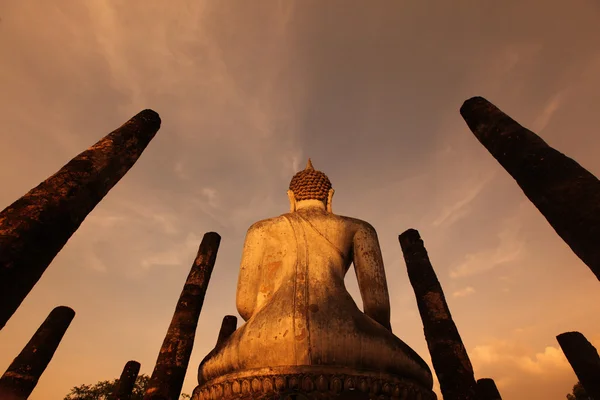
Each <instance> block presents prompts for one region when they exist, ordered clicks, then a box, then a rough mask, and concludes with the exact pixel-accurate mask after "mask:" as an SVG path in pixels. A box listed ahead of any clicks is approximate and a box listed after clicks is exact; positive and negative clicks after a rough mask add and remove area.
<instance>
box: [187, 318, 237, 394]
mask: <svg viewBox="0 0 600 400" xmlns="http://www.w3.org/2000/svg"><path fill="white" fill-rule="evenodd" d="M236 329H237V317H235V316H233V315H226V316H225V317H223V322H221V329H219V336H218V337H217V344H216V345H215V347H214V349H212V350H211V351H210V352H209V353H208V354H207V355H206V357H204V359H203V360H202V361H201V362H200V367H199V368H198V382H200V381H201V379H200V368H201V367H202V365H203V364H204V362H205V361H206V360H208V359H209V358H211V357H212V355H213V354H214V352H215V350H217V349H218V348H220V347H221V345H222V344H223V343H224V342H225V341H226V340H227V339H228V338H229V336H231V335H232V334H233V332H235V330H236ZM200 389H201V386H197V387H196V388H195V389H194V392H193V393H192V400H198V399H199V396H200Z"/></svg>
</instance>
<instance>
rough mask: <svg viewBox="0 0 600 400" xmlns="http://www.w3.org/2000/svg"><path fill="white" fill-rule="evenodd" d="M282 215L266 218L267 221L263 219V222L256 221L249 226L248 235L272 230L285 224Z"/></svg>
mask: <svg viewBox="0 0 600 400" xmlns="http://www.w3.org/2000/svg"><path fill="white" fill-rule="evenodd" d="M284 215H285V214H284ZM284 215H280V216H278V217H273V218H267V219H263V220H260V221H257V222H255V223H253V224H252V225H250V228H248V233H250V232H257V231H264V230H267V229H271V228H274V227H276V226H278V225H281V224H283V223H286V220H285V218H284Z"/></svg>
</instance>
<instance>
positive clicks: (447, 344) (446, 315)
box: [398, 229, 476, 400]
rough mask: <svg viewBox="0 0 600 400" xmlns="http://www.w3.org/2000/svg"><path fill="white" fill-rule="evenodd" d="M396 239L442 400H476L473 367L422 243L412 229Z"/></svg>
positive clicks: (416, 232) (417, 233)
mask: <svg viewBox="0 0 600 400" xmlns="http://www.w3.org/2000/svg"><path fill="white" fill-rule="evenodd" d="M398 239H399V241H400V246H401V247H402V252H403V253H404V260H405V262H406V268H407V270H408V277H409V279H410V283H411V285H412V287H413V289H414V291H415V296H416V298H417V305H418V307H419V313H420V314H421V319H422V320H423V328H424V331H425V339H426V340H427V346H428V348H429V353H430V354H431V361H432V362H433V368H434V369H435V373H436V375H437V377H438V380H439V381H440V388H441V390H442V395H443V396H444V400H475V399H476V394H475V388H476V383H475V377H474V374H473V367H472V366H471V361H469V356H468V355H467V351H466V349H465V346H464V345H463V343H462V340H461V338H460V334H459V333H458V329H456V325H455V324H454V321H453V320H452V316H451V315H450V310H449V309H448V304H447V303H446V299H445V297H444V292H443V291H442V286H441V285H440V282H439V281H438V278H437V276H436V274H435V271H434V270H433V267H432V266H431V262H430V261H429V256H428V255H427V250H425V246H424V245H423V240H421V237H420V235H419V232H418V231H416V230H414V229H409V230H407V231H406V232H404V233H403V234H401V235H400V236H399V238H398Z"/></svg>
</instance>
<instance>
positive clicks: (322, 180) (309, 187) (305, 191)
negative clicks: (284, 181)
mask: <svg viewBox="0 0 600 400" xmlns="http://www.w3.org/2000/svg"><path fill="white" fill-rule="evenodd" d="M329 189H331V182H330V181H329V178H328V177H327V175H325V174H324V173H323V172H321V171H317V170H316V169H314V167H313V165H312V162H311V161H310V158H309V159H308V163H307V164H306V168H305V169H304V171H300V172H298V173H297V174H296V175H294V177H293V178H292V181H291V182H290V190H291V191H292V192H294V198H295V199H296V201H302V200H321V201H327V196H328V195H329Z"/></svg>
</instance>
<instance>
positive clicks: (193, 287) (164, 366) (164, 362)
mask: <svg viewBox="0 0 600 400" xmlns="http://www.w3.org/2000/svg"><path fill="white" fill-rule="evenodd" d="M220 242H221V237H220V236H219V235H218V234H217V233H214V232H209V233H207V234H205V235H204V238H203V239H202V243H201V244H200V249H199V250H198V255H197V256H196V259H195V260H194V264H193V265H192V269H191V271H190V274H189V275H188V278H187V280H186V281H185V285H184V287H183V291H182V292H181V296H179V301H178V303H177V306H176V308H175V313H174V314H173V319H172V320H171V325H170V326H169V330H168V331H167V335H166V337H165V340H164V342H163V345H162V347H161V349H160V353H159V355H158V360H157V361H156V366H155V367H154V372H153V373H152V376H151V377H150V382H149V383H148V387H147V388H146V393H145V395H144V400H177V399H178V398H179V394H180V393H181V388H182V386H183V380H184V378H185V373H186V371H187V367H188V363H189V361H190V354H191V353H192V348H193V346H194V337H195V335H196V327H197V326H198V318H199V317H200V311H201V310H202V304H203V303H204V296H205V295H206V289H207V287H208V282H209V280H210V275H211V274H212V271H213V267H214V265H215V261H216V259H217V250H218V249H219V244H220Z"/></svg>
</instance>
